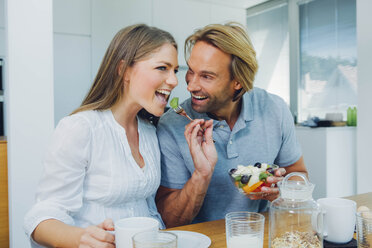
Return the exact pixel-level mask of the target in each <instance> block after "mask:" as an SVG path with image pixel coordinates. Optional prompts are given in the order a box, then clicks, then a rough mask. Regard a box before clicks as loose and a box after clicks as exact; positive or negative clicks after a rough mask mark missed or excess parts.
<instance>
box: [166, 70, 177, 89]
mask: <svg viewBox="0 0 372 248" xmlns="http://www.w3.org/2000/svg"><path fill="white" fill-rule="evenodd" d="M166 83H167V84H168V85H170V86H172V87H173V88H174V87H176V86H177V84H178V79H177V76H176V73H171V75H170V76H169V77H168V79H167V80H166Z"/></svg>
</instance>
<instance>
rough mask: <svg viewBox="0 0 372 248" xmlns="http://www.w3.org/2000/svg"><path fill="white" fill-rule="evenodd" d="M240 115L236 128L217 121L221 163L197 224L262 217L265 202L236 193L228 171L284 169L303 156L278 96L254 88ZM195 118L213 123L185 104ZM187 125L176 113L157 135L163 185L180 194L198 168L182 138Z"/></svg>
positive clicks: (160, 126)
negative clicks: (238, 214) (262, 166)
mask: <svg viewBox="0 0 372 248" xmlns="http://www.w3.org/2000/svg"><path fill="white" fill-rule="evenodd" d="M242 100H243V102H242V108H241V112H240V115H239V117H238V119H237V121H236V123H235V125H234V127H233V130H230V127H229V126H228V125H227V123H226V121H224V120H222V121H218V120H213V139H214V140H215V141H216V142H215V146H216V149H217V153H218V161H217V164H216V167H215V170H214V173H213V176H212V179H211V182H210V185H209V188H208V191H207V194H206V196H205V200H204V203H203V206H202V208H201V210H200V212H199V214H198V215H197V216H196V218H195V219H194V221H193V223H198V222H204V221H211V220H217V219H223V218H224V217H225V215H226V213H229V212H233V211H243V210H244V211H251V212H262V211H265V210H266V209H267V205H268V202H267V201H266V200H250V199H249V198H248V197H246V196H245V195H243V194H241V193H239V192H238V190H237V189H236V188H235V186H234V185H233V183H232V182H231V180H230V178H229V174H228V171H229V170H230V169H232V168H236V167H237V165H239V164H241V165H249V164H255V163H256V162H261V163H268V164H277V165H279V166H280V167H286V166H288V165H291V164H293V163H295V162H296V161H298V160H299V159H300V157H301V155H302V153H301V149H300V146H299V144H298V142H297V140H296V136H295V129H294V122H293V117H292V115H291V113H290V111H289V109H288V107H287V105H286V103H285V102H284V101H283V100H282V99H281V98H280V97H278V96H276V95H273V94H269V93H267V92H266V91H265V90H263V89H259V88H254V89H253V90H251V91H249V92H247V93H245V94H244V95H243V98H242ZM181 106H182V107H183V108H184V109H185V111H186V113H188V114H189V115H190V117H191V118H193V119H210V118H209V117H208V116H207V114H205V113H198V112H195V111H194V110H193V109H192V107H191V99H187V100H186V101H185V102H183V103H182V104H181ZM188 123H189V120H188V119H187V118H185V117H183V116H180V115H178V114H176V112H174V111H173V110H172V109H170V110H169V111H167V112H166V113H165V114H164V115H163V116H162V117H161V118H160V120H159V123H158V128H157V134H158V139H159V144H160V150H161V168H162V169H161V172H162V179H161V185H162V186H164V187H167V188H172V189H182V188H183V186H184V184H185V183H186V182H187V181H188V180H189V178H190V177H191V175H192V173H193V171H194V169H195V168H194V164H193V161H192V158H191V155H190V152H189V148H188V145H187V142H186V139H185V137H184V130H185V125H187V124H188Z"/></svg>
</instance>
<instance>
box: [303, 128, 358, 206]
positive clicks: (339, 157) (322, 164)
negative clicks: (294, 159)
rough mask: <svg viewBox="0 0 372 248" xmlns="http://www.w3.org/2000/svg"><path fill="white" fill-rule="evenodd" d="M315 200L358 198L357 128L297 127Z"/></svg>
mask: <svg viewBox="0 0 372 248" xmlns="http://www.w3.org/2000/svg"><path fill="white" fill-rule="evenodd" d="M296 135H297V138H298V141H299V143H300V145H301V148H302V152H303V156H304V160H305V164H306V167H307V169H308V171H309V178H310V181H311V182H312V183H314V184H315V189H314V193H313V197H314V199H318V198H321V197H344V196H350V195H354V194H356V127H328V128H309V127H296Z"/></svg>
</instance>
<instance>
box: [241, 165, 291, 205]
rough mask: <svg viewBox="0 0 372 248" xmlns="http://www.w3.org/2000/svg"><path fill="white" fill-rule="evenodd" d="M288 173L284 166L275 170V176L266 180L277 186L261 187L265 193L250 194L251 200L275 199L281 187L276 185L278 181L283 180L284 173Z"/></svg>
mask: <svg viewBox="0 0 372 248" xmlns="http://www.w3.org/2000/svg"><path fill="white" fill-rule="evenodd" d="M285 174H286V170H285V169H284V168H279V169H277V170H275V174H274V176H271V177H268V178H267V179H266V181H267V182H268V183H271V184H275V187H272V188H271V187H265V186H263V187H262V188H261V191H262V192H264V193H263V194H259V195H250V196H248V197H249V199H251V200H261V199H263V200H269V201H273V200H275V199H276V198H278V196H279V188H278V186H277V185H276V184H277V183H278V182H280V181H282V180H283V178H284V175H285Z"/></svg>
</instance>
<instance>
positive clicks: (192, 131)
mask: <svg viewBox="0 0 372 248" xmlns="http://www.w3.org/2000/svg"><path fill="white" fill-rule="evenodd" d="M212 131H213V120H208V121H205V120H203V119H196V120H194V121H192V122H190V123H189V124H187V125H186V127H185V133H184V134H185V138H186V141H187V144H188V145H189V149H190V153H191V156H192V159H193V161H194V166H195V173H197V174H199V175H201V176H202V177H210V176H212V174H213V171H214V166H215V165H216V163H217V151H216V147H215V146H214V142H213V138H212Z"/></svg>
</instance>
